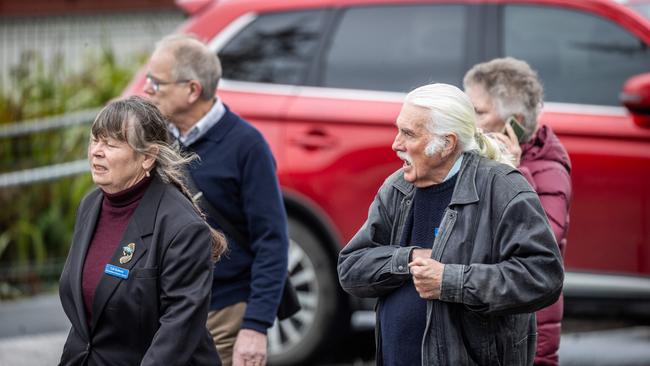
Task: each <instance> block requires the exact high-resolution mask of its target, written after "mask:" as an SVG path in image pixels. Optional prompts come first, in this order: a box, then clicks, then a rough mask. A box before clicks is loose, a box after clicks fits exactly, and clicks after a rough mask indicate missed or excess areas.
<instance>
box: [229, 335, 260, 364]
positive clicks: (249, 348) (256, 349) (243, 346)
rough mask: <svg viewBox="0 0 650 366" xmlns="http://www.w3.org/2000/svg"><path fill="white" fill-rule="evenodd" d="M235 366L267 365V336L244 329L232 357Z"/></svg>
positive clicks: (236, 342)
mask: <svg viewBox="0 0 650 366" xmlns="http://www.w3.org/2000/svg"><path fill="white" fill-rule="evenodd" d="M232 364H233V366H264V365H266V334H262V333H260V332H257V331H254V330H252V329H242V330H240V331H239V334H237V340H236V341H235V348H234V350H233V355H232Z"/></svg>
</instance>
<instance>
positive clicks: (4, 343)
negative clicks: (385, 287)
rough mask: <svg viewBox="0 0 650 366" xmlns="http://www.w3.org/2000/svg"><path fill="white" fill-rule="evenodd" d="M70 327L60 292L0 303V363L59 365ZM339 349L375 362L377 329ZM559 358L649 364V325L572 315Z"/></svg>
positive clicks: (346, 361)
mask: <svg viewBox="0 0 650 366" xmlns="http://www.w3.org/2000/svg"><path fill="white" fill-rule="evenodd" d="M68 327H69V324H68V322H67V319H66V318H65V315H64V314H63V310H62V309H61V305H60V303H59V301H58V297H56V296H41V297H36V298H32V299H29V300H23V301H19V302H5V303H0V366H40V365H56V364H57V363H58V361H59V357H60V355H61V351H62V349H63V343H64V341H65V337H66V336H67V329H68ZM340 352H341V353H342V354H341V355H339V356H337V357H335V359H336V361H334V362H326V364H327V365H328V366H334V365H338V366H342V365H350V366H366V365H372V364H373V362H372V361H371V360H370V361H368V360H369V359H371V357H372V352H373V350H372V333H371V332H364V333H361V334H359V335H357V336H356V337H353V338H352V340H351V343H350V344H348V345H347V346H346V347H345V349H341V350H340ZM560 360H561V365H562V366H582V365H585V366H599V365H603V366H605V365H607V366H650V326H635V325H634V324H630V323H629V322H623V321H617V320H614V321H608V322H602V321H590V320H584V319H582V320H574V319H567V320H566V322H565V333H563V334H562V345H561V347H560ZM321 366H325V364H323V365H321Z"/></svg>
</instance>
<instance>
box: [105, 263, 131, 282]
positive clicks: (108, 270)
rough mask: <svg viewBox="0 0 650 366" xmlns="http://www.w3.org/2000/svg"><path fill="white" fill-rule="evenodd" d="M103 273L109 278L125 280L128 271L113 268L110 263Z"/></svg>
mask: <svg viewBox="0 0 650 366" xmlns="http://www.w3.org/2000/svg"><path fill="white" fill-rule="evenodd" d="M104 273H106V274H107V275H109V276H113V277H118V278H121V279H123V280H126V279H127V278H129V270H128V269H126V268H122V267H118V266H114V265H112V264H110V263H109V264H107V265H106V268H104Z"/></svg>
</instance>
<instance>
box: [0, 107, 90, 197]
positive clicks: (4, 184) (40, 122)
mask: <svg viewBox="0 0 650 366" xmlns="http://www.w3.org/2000/svg"><path fill="white" fill-rule="evenodd" d="M99 110H100V108H95V109H87V110H83V111H78V112H71V113H66V114H64V115H59V116H54V117H48V118H40V119H33V120H26V121H22V122H16V123H12V124H7V125H0V138H13V137H18V136H22V135H27V134H32V133H38V132H43V131H49V130H53V129H59V128H64V127H71V126H76V125H82V124H88V123H91V122H92V121H93V120H94V118H95V116H96V115H97V113H98V112H99ZM87 171H89V166H88V161H87V159H80V160H75V161H71V162H66V163H61V164H53V165H48V166H43V167H38V168H32V169H26V170H20V171H15V172H9V173H2V174H0V188H8V187H15V186H20V185H26V184H32V183H38V182H43V181H49V180H54V179H58V178H62V177H67V176H71V175H77V174H81V173H85V172H87Z"/></svg>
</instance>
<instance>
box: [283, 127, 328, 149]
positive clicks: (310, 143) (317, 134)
mask: <svg viewBox="0 0 650 366" xmlns="http://www.w3.org/2000/svg"><path fill="white" fill-rule="evenodd" d="M291 143H292V144H294V145H298V146H300V147H301V148H303V149H305V150H308V151H314V150H323V149H331V148H333V147H334V146H336V145H337V139H336V138H334V137H332V136H330V135H328V134H327V133H326V132H324V131H321V130H312V131H309V132H307V133H306V134H304V135H303V136H298V137H295V138H293V139H291Z"/></svg>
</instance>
